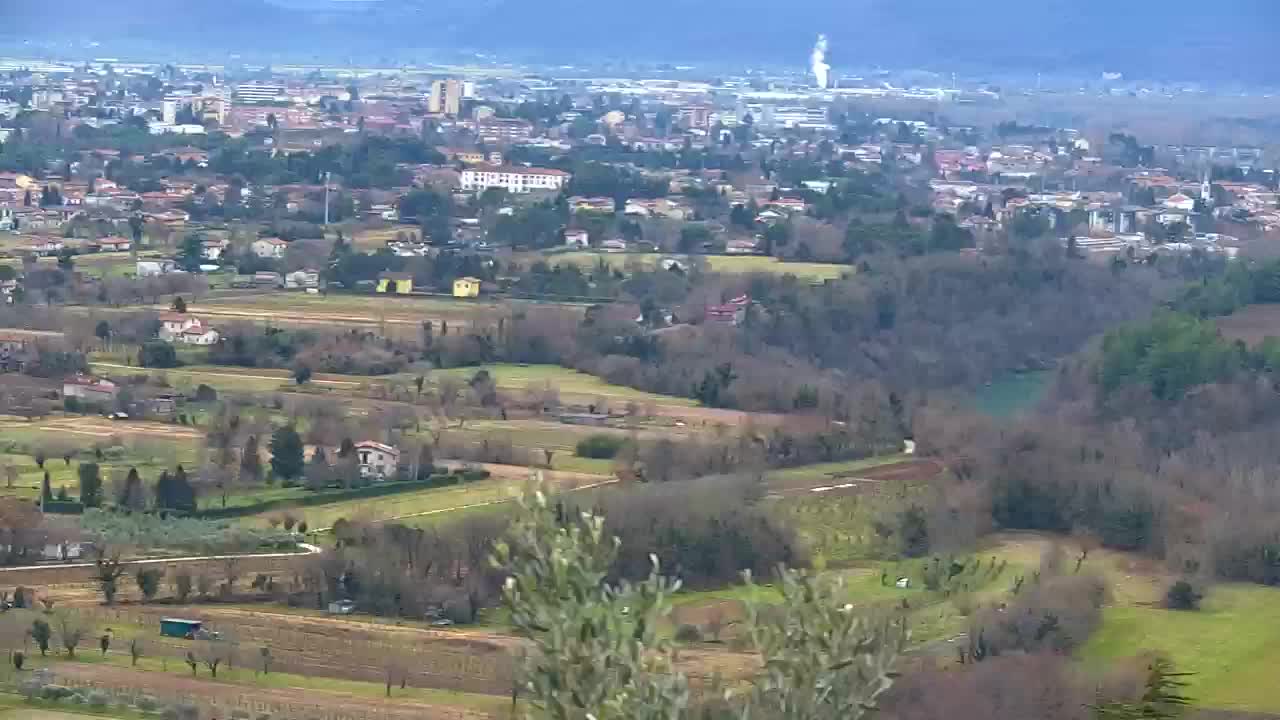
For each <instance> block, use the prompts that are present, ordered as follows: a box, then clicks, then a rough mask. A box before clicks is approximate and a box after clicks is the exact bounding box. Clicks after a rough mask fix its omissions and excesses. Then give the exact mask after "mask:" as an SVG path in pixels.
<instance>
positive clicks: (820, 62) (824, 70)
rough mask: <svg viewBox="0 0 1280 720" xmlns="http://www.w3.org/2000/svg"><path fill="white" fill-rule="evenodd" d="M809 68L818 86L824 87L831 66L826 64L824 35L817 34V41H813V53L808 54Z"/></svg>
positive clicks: (825, 39)
mask: <svg viewBox="0 0 1280 720" xmlns="http://www.w3.org/2000/svg"><path fill="white" fill-rule="evenodd" d="M809 68H810V69H811V70H812V71H813V78H814V80H816V81H817V83H818V87H820V88H826V87H827V84H828V81H829V76H830V74H831V66H830V65H828V64H827V36H826V35H819V36H818V42H816V43H814V45H813V54H811V55H810V56H809Z"/></svg>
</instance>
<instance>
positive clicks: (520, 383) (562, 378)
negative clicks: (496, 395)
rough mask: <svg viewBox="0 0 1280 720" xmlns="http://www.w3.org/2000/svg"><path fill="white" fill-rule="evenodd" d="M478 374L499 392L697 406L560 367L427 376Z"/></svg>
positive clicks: (501, 367) (510, 367) (461, 370)
mask: <svg viewBox="0 0 1280 720" xmlns="http://www.w3.org/2000/svg"><path fill="white" fill-rule="evenodd" d="M480 370H487V371H488V372H489V374H490V375H492V376H493V378H494V382H496V383H497V385H498V388H499V389H501V390H524V389H528V388H536V387H539V386H542V385H544V384H550V385H552V386H554V387H555V388H556V389H557V390H559V391H560V392H561V393H564V394H566V395H577V396H582V397H590V396H596V397H600V398H604V399H605V400H611V401H617V402H639V403H644V402H654V403H659V404H662V405H679V406H682V407H694V406H696V405H697V403H696V402H694V401H693V400H690V399H689V398H680V397H673V396H670V395H658V394H657V393H650V392H645V391H643V390H636V389H634V388H629V387H625V386H622V385H611V384H609V383H608V382H606V381H604V380H602V379H600V378H598V377H596V376H595V375H588V374H586V373H582V372H578V371H577V370H571V369H569V368H564V367H560V366H559V365H511V364H495V365H481V366H479V367H466V368H451V369H449V370H436V371H434V372H432V373H431V375H430V377H432V378H438V377H441V376H453V377H456V378H458V379H460V380H466V379H468V378H470V377H472V376H474V375H475V374H476V373H477V372H479V371H480Z"/></svg>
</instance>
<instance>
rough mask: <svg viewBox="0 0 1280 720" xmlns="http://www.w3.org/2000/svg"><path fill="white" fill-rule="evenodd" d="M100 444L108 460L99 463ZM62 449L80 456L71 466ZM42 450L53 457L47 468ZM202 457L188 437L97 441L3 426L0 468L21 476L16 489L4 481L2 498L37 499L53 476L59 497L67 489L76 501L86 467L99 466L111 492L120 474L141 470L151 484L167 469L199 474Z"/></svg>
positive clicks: (56, 430) (54, 429)
mask: <svg viewBox="0 0 1280 720" xmlns="http://www.w3.org/2000/svg"><path fill="white" fill-rule="evenodd" d="M70 417H74V416H70ZM95 444H96V445H98V446H101V447H104V448H106V449H105V450H104V457H103V458H102V459H98V458H97V457H96V456H95V454H94V452H93V446H94V445H95ZM62 445H66V446H68V447H70V448H72V449H74V450H75V451H76V453H75V455H74V456H73V457H72V458H71V462H70V463H67V462H65V461H64V460H63V458H62V457H61V456H60V455H58V454H57V451H56V448H58V447H61V446H62ZM42 447H43V448H46V449H47V450H48V451H49V455H50V457H49V458H48V459H47V460H45V463H44V468H43V469H41V468H40V467H39V466H38V465H37V463H36V460H35V458H34V457H33V456H32V455H31V454H30V453H31V452H32V451H34V450H35V449H37V448H42ZM197 456H198V447H197V443H196V442H194V441H193V440H189V439H186V438H164V437H151V436H149V437H145V438H138V437H132V436H129V435H128V434H127V433H126V434H121V435H119V436H111V435H107V436H106V437H94V436H86V435H79V434H74V433H66V432H64V431H62V430H60V429H59V428H57V427H50V428H48V429H41V425H40V424H39V423H36V424H34V425H32V426H19V425H16V424H5V425H4V426H3V427H0V466H12V467H14V468H16V469H17V471H18V477H17V478H16V480H15V482H14V484H13V487H8V483H7V481H6V480H7V479H6V478H4V477H0V496H8V497H20V498H27V499H36V498H38V497H39V494H40V485H41V483H42V481H43V479H44V473H45V472H48V473H49V485H50V487H51V488H52V490H53V492H54V493H55V494H56V493H57V492H58V490H59V488H66V490H67V493H68V494H69V495H70V496H71V498H72V499H75V498H77V497H78V496H79V492H80V481H79V477H78V474H77V473H78V468H79V466H80V463H82V462H97V463H98V465H99V468H100V472H101V475H102V478H103V482H104V484H105V485H106V487H107V488H108V491H109V489H110V487H111V478H112V477H113V476H114V475H115V474H116V473H122V472H127V471H128V470H129V469H130V468H137V469H138V472H139V473H141V475H142V476H143V478H144V479H146V480H147V481H151V480H152V479H153V478H155V477H156V476H158V475H159V474H160V471H161V470H166V469H168V470H172V469H173V468H174V467H176V466H177V465H183V466H185V467H186V468H187V469H188V470H191V469H194V468H195V467H196V466H197V464H198V463H197Z"/></svg>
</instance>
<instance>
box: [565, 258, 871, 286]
mask: <svg viewBox="0 0 1280 720" xmlns="http://www.w3.org/2000/svg"><path fill="white" fill-rule="evenodd" d="M663 257H669V256H668V255H663V254H659V253H599V252H568V253H560V254H556V255H552V256H548V258H547V259H548V261H550V262H552V263H556V264H562V263H571V264H574V265H578V266H579V267H591V266H594V265H595V264H596V263H597V262H599V261H600V260H604V261H605V262H606V263H608V264H609V266H610V267H612V268H615V269H617V270H623V269H625V268H626V266H627V265H628V264H630V263H640V264H641V265H642V266H644V267H646V268H653V267H656V266H657V264H658V260H659V259H660V258H663ZM704 259H705V260H706V261H707V265H708V266H709V267H710V268H711V270H712V271H713V272H720V273H730V274H735V273H753V272H767V273H776V274H779V275H781V274H791V275H795V276H797V277H801V278H808V279H810V280H814V281H822V280H834V279H837V278H839V277H840V276H841V275H843V274H845V273H849V272H852V271H853V268H852V267H851V266H849V265H838V264H833V263H814V262H782V261H780V260H778V259H777V258H771V257H761V256H754V255H746V256H729V255H707V256H704Z"/></svg>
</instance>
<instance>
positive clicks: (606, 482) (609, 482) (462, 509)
mask: <svg viewBox="0 0 1280 720" xmlns="http://www.w3.org/2000/svg"><path fill="white" fill-rule="evenodd" d="M617 482H619V480H618V479H617V478H609V479H607V480H601V481H599V482H595V483H589V484H587V485H579V486H578V487H573V488H565V489H561V490H560V492H563V493H571V492H579V491H582V490H591V489H594V488H598V487H604V486H606V485H613V484H615V483H617ZM513 501H514V498H504V499H502V500H486V501H484V502H478V503H471V504H468V505H457V506H454V507H447V508H437V509H435V510H423V511H422V512H415V513H406V514H404V515H393V516H391V517H385V518H377V519H374V520H370V521H369V522H371V523H374V524H376V523H387V522H395V521H397V520H411V519H413V518H422V517H430V516H432V515H444V514H446V513H455V512H465V511H467V510H475V509H477V508H483V507H492V506H494V505H505V504H507V503H510V502H513ZM332 530H333V528H332V527H324V528H316V530H315V532H325V533H327V532H330V531H332Z"/></svg>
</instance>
